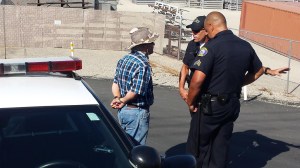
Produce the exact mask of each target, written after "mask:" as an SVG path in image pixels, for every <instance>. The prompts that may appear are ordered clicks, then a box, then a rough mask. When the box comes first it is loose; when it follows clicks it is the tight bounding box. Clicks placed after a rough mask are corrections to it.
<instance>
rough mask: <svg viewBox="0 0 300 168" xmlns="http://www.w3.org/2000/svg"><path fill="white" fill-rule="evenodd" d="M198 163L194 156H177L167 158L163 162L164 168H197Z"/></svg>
mask: <svg viewBox="0 0 300 168" xmlns="http://www.w3.org/2000/svg"><path fill="white" fill-rule="evenodd" d="M196 166H197V161H196V159H195V157H194V156H193V155H177V156H171V157H167V158H165V159H164V161H163V166H162V167H163V168H183V167H184V168H196Z"/></svg>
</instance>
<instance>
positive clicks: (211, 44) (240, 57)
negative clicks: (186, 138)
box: [187, 12, 264, 168]
mask: <svg viewBox="0 0 300 168" xmlns="http://www.w3.org/2000/svg"><path fill="white" fill-rule="evenodd" d="M204 27H205V30H206V31H207V33H208V37H209V38H210V40H209V41H208V42H207V43H206V44H205V45H204V47H202V48H201V49H200V51H199V54H198V56H197V57H196V59H195V61H194V63H193V65H192V66H191V68H192V69H194V70H195V72H194V75H193V77H192V80H191V84H190V88H189V93H188V100H187V104H188V105H189V109H190V111H191V112H197V110H198V109H197V108H198V106H197V103H198V102H197V99H198V98H200V103H201V105H200V112H201V113H200V114H201V117H200V119H201V120H200V121H199V122H200V133H199V134H200V142H199V153H198V155H197V156H198V158H197V161H198V167H199V168H223V167H226V164H227V157H228V156H227V155H228V147H229V141H230V137H231V135H232V131H233V122H234V121H235V120H236V119H237V118H238V115H239V112H240V102H239V96H240V93H241V88H242V86H243V85H245V84H250V83H252V82H254V81H255V80H256V79H258V78H259V77H260V76H261V75H262V74H263V73H264V68H263V66H262V63H261V61H260V59H259V58H258V56H257V55H256V53H255V51H254V49H253V48H252V47H251V45H250V44H249V43H248V42H246V41H244V40H242V39H240V38H239V37H237V36H235V35H234V34H233V33H232V32H231V31H230V30H228V29H227V24H226V19H225V17H224V15H223V14H221V13H220V12H211V13H210V14H208V15H207V18H206V20H205V25H204ZM245 74H246V75H245Z"/></svg>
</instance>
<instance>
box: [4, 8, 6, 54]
mask: <svg viewBox="0 0 300 168" xmlns="http://www.w3.org/2000/svg"><path fill="white" fill-rule="evenodd" d="M3 40H4V58H5V59H6V32H5V6H4V5H3Z"/></svg>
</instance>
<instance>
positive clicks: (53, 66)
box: [0, 57, 82, 75]
mask: <svg viewBox="0 0 300 168" xmlns="http://www.w3.org/2000/svg"><path fill="white" fill-rule="evenodd" d="M80 69H82V61H81V60H80V59H77V58H73V57H72V58H71V57H52V58H37V59H33V58H29V59H19V60H18V59H10V60H0V75H6V74H30V73H45V72H46V73H49V72H72V71H75V70H80Z"/></svg>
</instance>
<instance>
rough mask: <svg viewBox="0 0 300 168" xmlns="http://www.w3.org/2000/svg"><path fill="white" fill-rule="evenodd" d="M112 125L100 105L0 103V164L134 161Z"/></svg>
mask: <svg viewBox="0 0 300 168" xmlns="http://www.w3.org/2000/svg"><path fill="white" fill-rule="evenodd" d="M110 125H111V124H109V122H108V121H107V120H106V118H105V117H104V116H103V113H102V112H101V110H100V108H99V107H98V106H96V105H95V106H91V105H90V106H62V107H34V108H16V109H0V131H1V132H0V167H1V168H14V167H28V168H29V167H43V166H45V165H47V164H48V165H55V164H57V165H56V167H62V166H64V165H73V166H74V167H76V166H77V167H80V166H79V165H81V166H82V167H87V168H94V167H101V168H121V167H122V168H124V167H131V166H130V164H129V161H128V152H127V150H126V148H125V147H124V143H122V141H121V140H120V138H119V136H117V134H116V133H115V132H114V130H115V129H113V128H112V127H111V126H110ZM46 167H47V166H46ZM46 167H45V168H46ZM48 167H49V168H50V167H51V166H48Z"/></svg>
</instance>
